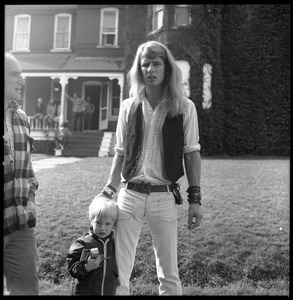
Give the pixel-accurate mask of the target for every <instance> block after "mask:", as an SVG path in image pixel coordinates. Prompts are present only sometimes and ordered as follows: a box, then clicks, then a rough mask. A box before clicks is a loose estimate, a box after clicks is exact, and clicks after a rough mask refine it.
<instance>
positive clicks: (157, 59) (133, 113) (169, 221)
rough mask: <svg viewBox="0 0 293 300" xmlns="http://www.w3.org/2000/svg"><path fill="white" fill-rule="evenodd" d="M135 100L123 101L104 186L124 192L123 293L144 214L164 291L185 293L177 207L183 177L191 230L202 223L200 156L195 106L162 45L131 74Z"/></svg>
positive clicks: (119, 247) (140, 58)
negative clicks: (178, 242)
mask: <svg viewBox="0 0 293 300" xmlns="http://www.w3.org/2000/svg"><path fill="white" fill-rule="evenodd" d="M128 79H129V83H130V98H128V99H126V100H124V101H123V102H122V105H121V108H120V113H119V118H118V124H117V129H116V138H117V143H116V146H115V151H116V153H115V156H114V158H113V162H112V168H111V171H110V176H109V179H108V181H107V184H106V186H105V187H104V189H103V190H102V194H104V195H105V196H106V197H108V198H112V197H113V195H114V194H115V193H116V192H117V189H118V186H119V185H120V183H121V184H122V187H121V189H120V191H119V194H118V198H117V204H118V212H119V213H118V220H117V224H116V225H117V226H116V232H115V245H116V260H117V267H118V273H119V286H118V288H117V292H116V294H117V295H123V294H129V280H130V276H131V272H132V269H133V266H134V260H135V253H136V247H137V243H138V239H139V234H140V231H141V228H142V225H143V220H144V217H145V218H146V220H147V221H148V224H149V227H150V231H151V234H152V238H153V247H154V253H155V257H156V268H157V276H158V280H159V282H160V286H159V294H160V295H181V294H182V287H181V281H180V279H179V274H178V265H177V207H176V204H181V203H182V198H181V196H180V193H179V189H180V180H182V177H183V175H184V169H183V161H184V165H185V173H186V176H187V180H188V184H189V188H188V190H187V193H188V201H189V204H190V205H189V210H188V229H190V230H192V229H193V228H196V227H198V226H199V225H200V223H201V220H202V218H203V213H202V210H201V193H200V175H201V157H200V153H199V151H200V144H199V131H198V118H197V112H196V107H195V105H194V103H193V102H192V101H191V100H189V99H187V98H185V97H184V92H183V85H182V75H181V71H180V69H179V67H178V66H177V64H176V62H175V60H174V58H173V56H172V54H171V52H170V51H169V49H168V48H167V47H166V46H165V45H163V44H162V43H159V42H156V41H148V42H146V43H144V44H142V45H140V46H139V47H138V50H137V53H136V56H135V59H134V62H133V66H132V68H131V70H130V71H129V74H128Z"/></svg>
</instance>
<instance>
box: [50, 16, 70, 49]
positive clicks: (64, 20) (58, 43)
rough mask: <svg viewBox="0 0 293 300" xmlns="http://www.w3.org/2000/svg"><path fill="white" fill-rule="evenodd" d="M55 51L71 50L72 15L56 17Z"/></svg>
mask: <svg viewBox="0 0 293 300" xmlns="http://www.w3.org/2000/svg"><path fill="white" fill-rule="evenodd" d="M54 32H55V34H54V50H69V49H70V36H71V15H70V14H58V15H56V16H55V31H54Z"/></svg>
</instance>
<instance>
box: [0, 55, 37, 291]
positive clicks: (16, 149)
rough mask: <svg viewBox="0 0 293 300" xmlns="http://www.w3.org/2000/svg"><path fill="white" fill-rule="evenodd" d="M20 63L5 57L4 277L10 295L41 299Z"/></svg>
mask: <svg viewBox="0 0 293 300" xmlns="http://www.w3.org/2000/svg"><path fill="white" fill-rule="evenodd" d="M21 73H22V70H21V67H20V64H19V62H18V61H17V59H16V58H15V57H14V56H13V55H12V54H11V53H9V52H6V53H5V72H4V76H5V77H4V82H5V83H4V93H5V96H4V98H5V104H4V136H3V138H4V148H3V150H4V161H3V175H4V177H3V182H4V185H3V194H2V195H3V200H2V204H3V206H2V207H3V211H2V216H3V274H4V277H5V279H6V289H7V294H8V295H38V294H39V280H38V276H37V272H38V269H37V260H38V251H37V246H36V236H35V226H36V205H35V192H36V190H37V189H38V187H39V182H38V180H37V178H36V177H35V173H34V170H33V164H32V160H31V156H32V151H33V149H34V148H33V138H31V137H30V125H29V123H28V117H27V115H26V114H25V112H24V111H23V110H22V109H21V108H20V106H19V105H18V102H17V101H19V100H21V92H22V90H23V88H24V85H25V81H24V79H23V77H22V75H21Z"/></svg>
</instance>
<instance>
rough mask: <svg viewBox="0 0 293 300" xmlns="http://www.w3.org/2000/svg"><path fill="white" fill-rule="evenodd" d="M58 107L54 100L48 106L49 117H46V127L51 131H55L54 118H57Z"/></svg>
mask: <svg viewBox="0 0 293 300" xmlns="http://www.w3.org/2000/svg"><path fill="white" fill-rule="evenodd" d="M56 110H57V105H56V104H55V102H54V99H53V98H52V99H51V100H50V102H49V103H48V104H47V115H46V116H45V117H44V125H45V126H46V127H48V128H49V129H53V128H54V126H55V122H54V118H55V117H56Z"/></svg>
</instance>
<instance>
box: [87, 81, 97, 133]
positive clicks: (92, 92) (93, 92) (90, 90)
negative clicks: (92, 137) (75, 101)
mask: <svg viewBox="0 0 293 300" xmlns="http://www.w3.org/2000/svg"><path fill="white" fill-rule="evenodd" d="M100 89H101V86H99V85H86V86H85V99H87V97H88V96H89V97H90V98H91V102H92V103H93V104H94V106H95V110H94V112H93V116H92V122H91V128H90V130H99V116H100Z"/></svg>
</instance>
